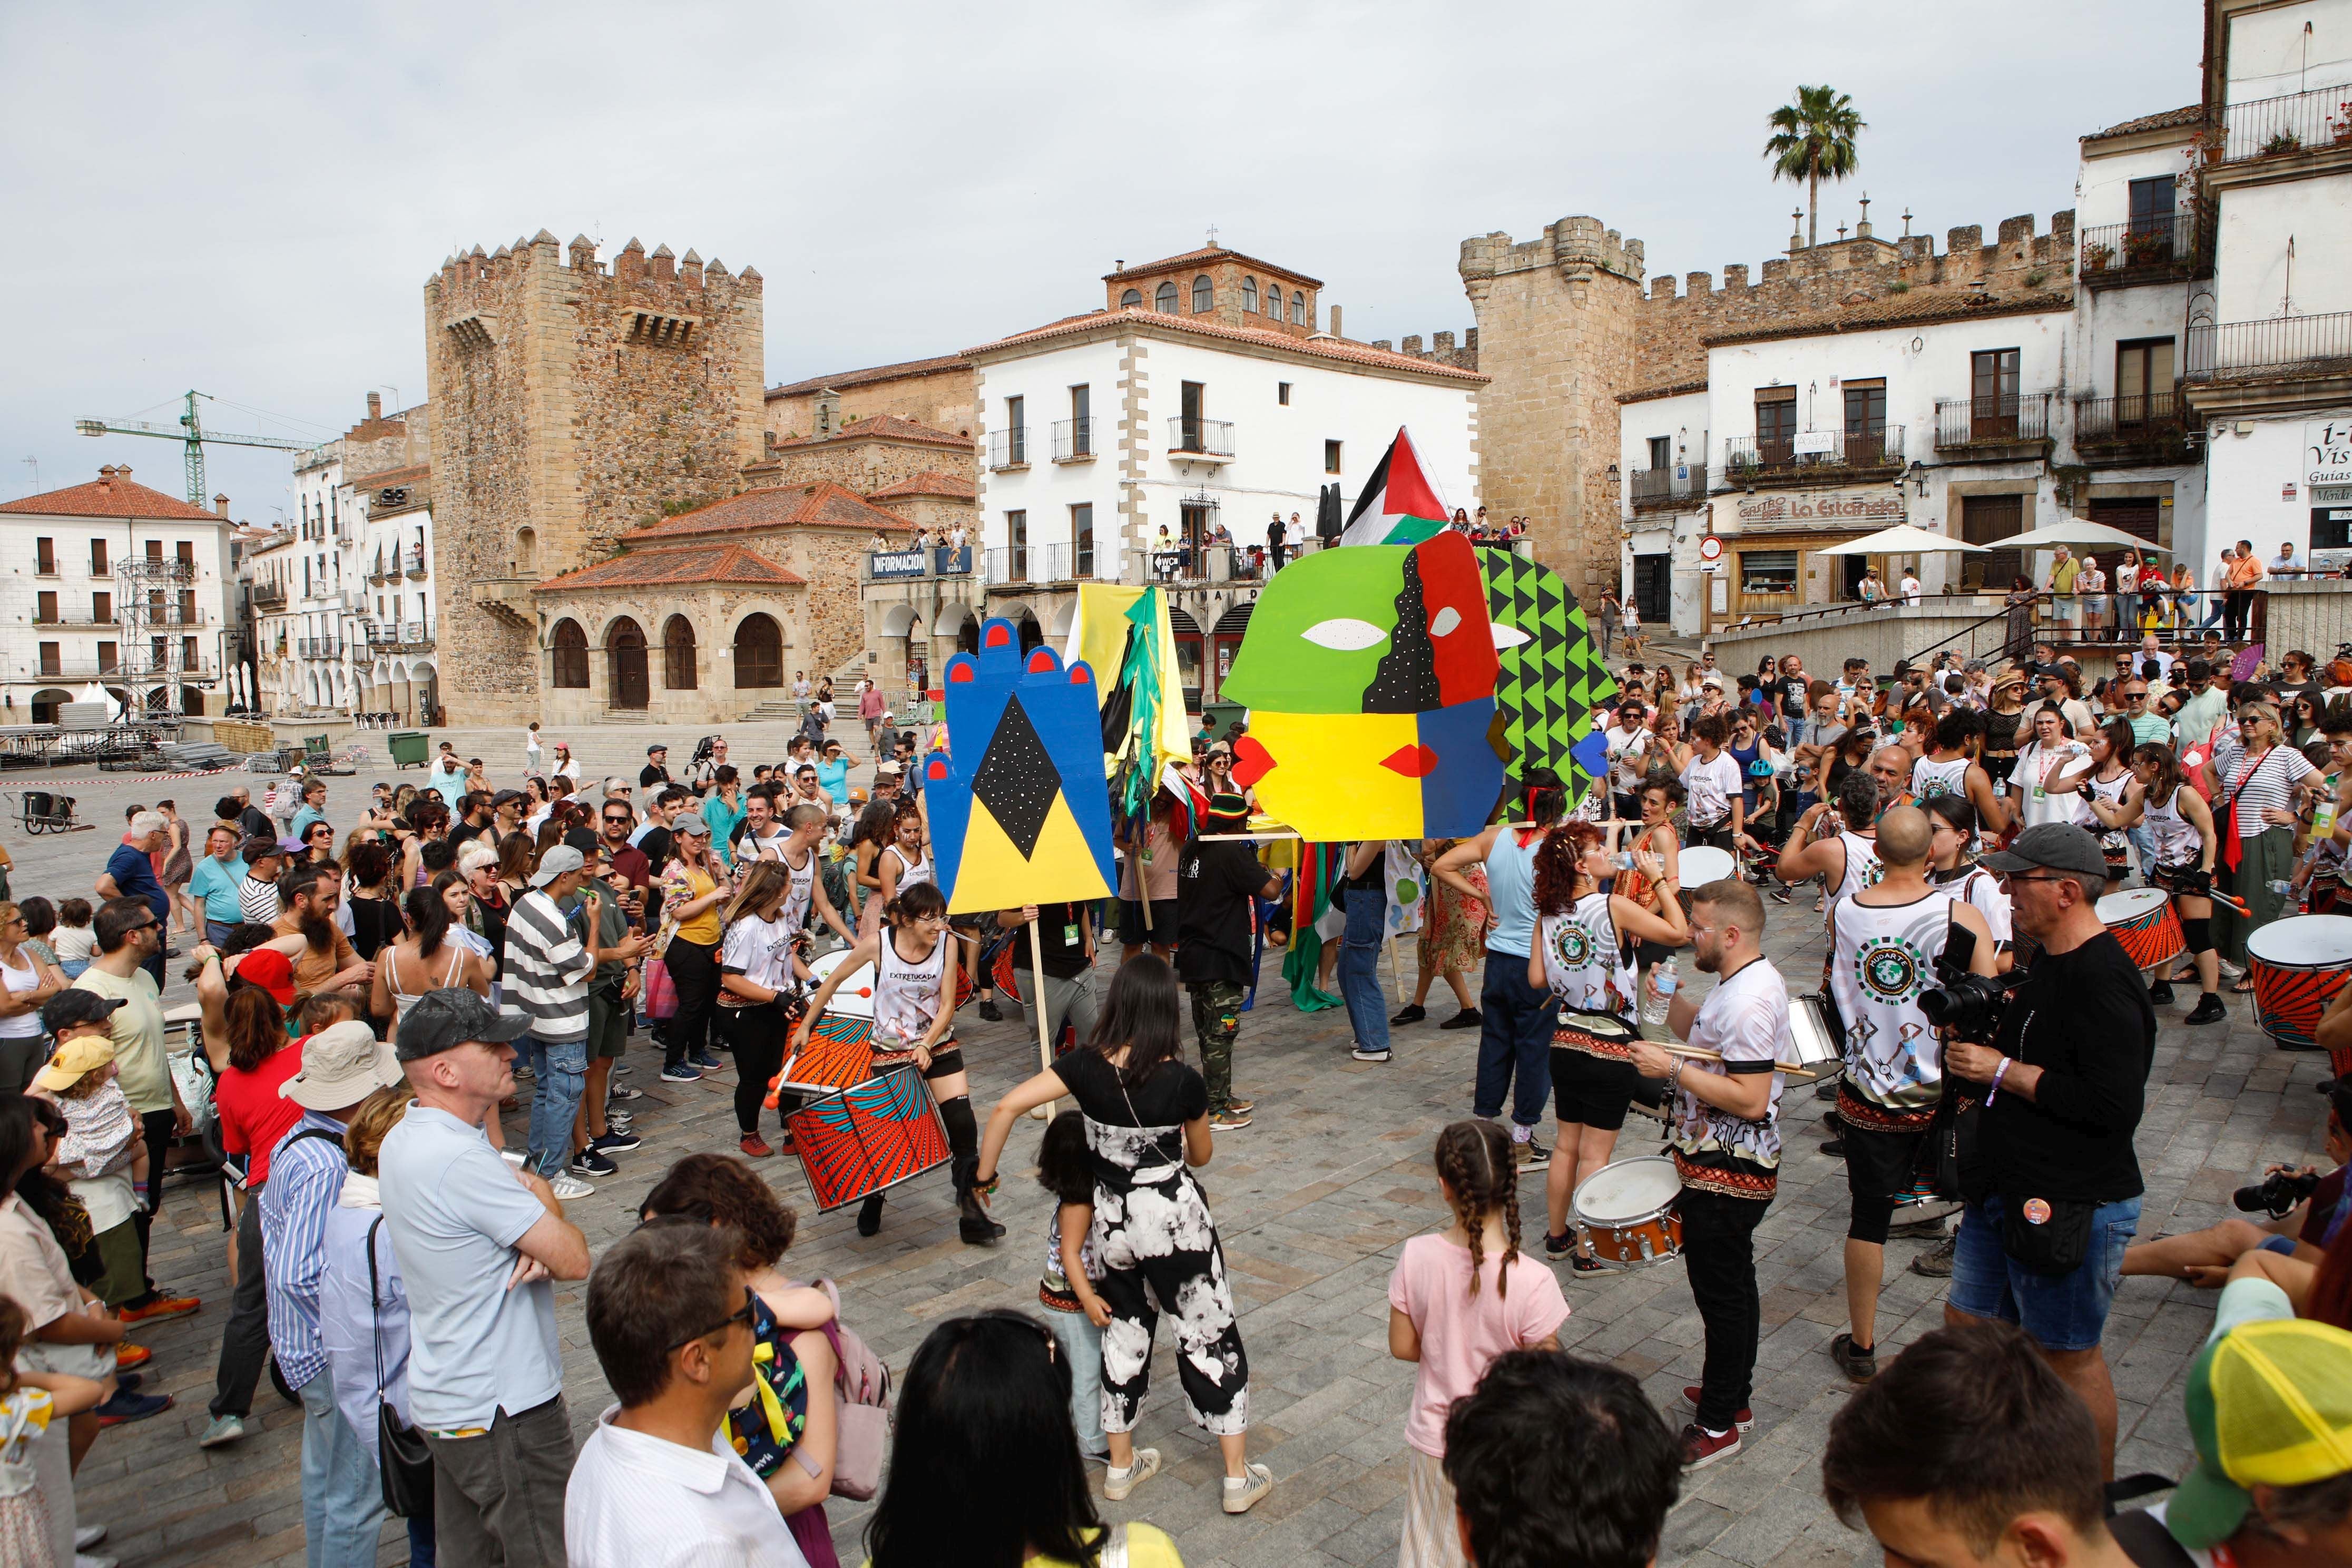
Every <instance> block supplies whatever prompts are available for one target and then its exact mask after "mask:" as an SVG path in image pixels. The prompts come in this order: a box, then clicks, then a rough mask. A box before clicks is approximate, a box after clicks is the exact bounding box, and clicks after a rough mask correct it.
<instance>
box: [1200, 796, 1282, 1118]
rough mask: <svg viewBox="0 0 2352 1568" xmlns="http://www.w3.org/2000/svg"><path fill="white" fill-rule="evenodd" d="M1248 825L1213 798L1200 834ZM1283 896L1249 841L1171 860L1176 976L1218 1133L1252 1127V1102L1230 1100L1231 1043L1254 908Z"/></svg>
mask: <svg viewBox="0 0 2352 1568" xmlns="http://www.w3.org/2000/svg"><path fill="white" fill-rule="evenodd" d="M1248 823H1249V802H1248V800H1247V799H1246V798H1244V796H1241V795H1212V796H1211V797H1210V799H1209V809H1208V812H1207V815H1206V816H1205V817H1204V818H1203V821H1202V832H1203V833H1205V834H1212V835H1213V834H1222V833H1241V832H1243V831H1244V830H1245V829H1246V828H1247V826H1248ZM1281 891H1282V879H1281V878H1279V877H1277V876H1275V875H1274V874H1273V873H1271V872H1269V871H1268V870H1266V868H1265V866H1263V865H1262V864H1260V863H1259V861H1258V858H1257V847H1256V846H1255V844H1253V843H1252V842H1251V841H1250V840H1248V839H1246V838H1230V839H1214V838H1210V839H1202V838H1194V839H1192V840H1190V841H1189V842H1187V843H1186V844H1185V846H1184V847H1183V848H1182V850H1181V851H1180V852H1179V853H1178V855H1177V857H1176V932H1177V936H1176V973H1178V974H1180V975H1181V976H1182V977H1183V980H1184V988H1185V989H1186V990H1187V991H1189V992H1191V993H1192V1034H1193V1037H1194V1038H1195V1039H1197V1040H1198V1041H1199V1042H1200V1045H1201V1076H1202V1078H1203V1079H1206V1080H1207V1081H1208V1085H1209V1125H1210V1127H1211V1128H1213V1129H1214V1130H1215V1131H1220V1132H1230V1131H1239V1130H1240V1129H1242V1128H1244V1127H1247V1126H1248V1125H1249V1112H1250V1110H1251V1102H1250V1101H1248V1100H1235V1099H1234V1036H1235V1035H1237V1034H1239V1033H1240V1032H1241V1022H1242V997H1243V995H1244V993H1245V992H1246V991H1247V990H1248V988H1249V983H1250V978H1251V968H1250V959H1251V956H1252V938H1253V936H1254V934H1255V929H1256V928H1255V923H1254V917H1255V913H1256V907H1257V906H1256V900H1259V899H1271V898H1274V897H1276V895H1278V894H1279V893H1280V892H1281Z"/></svg>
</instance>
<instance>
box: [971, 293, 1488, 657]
mask: <svg viewBox="0 0 2352 1568" xmlns="http://www.w3.org/2000/svg"><path fill="white" fill-rule="evenodd" d="M1194 273H1197V274H1198V275H1197V277H1193V276H1192V274H1194ZM1160 274H1166V275H1167V276H1165V277H1160ZM1179 274H1182V275H1184V277H1183V278H1181V279H1180V278H1179V277H1178V276H1177V275H1179ZM1155 277H1157V278H1159V281H1158V282H1153V281H1152V279H1153V278H1155ZM1187 279H1189V283H1188V282H1187ZM1261 279H1264V281H1263V282H1261ZM1106 283H1107V285H1108V289H1109V293H1108V296H1107V300H1108V308H1106V309H1103V310H1095V311H1092V312H1090V313H1088V314H1086V315H1081V316H1072V317H1068V318H1066V319H1065V320H1063V321H1055V322H1053V323H1051V324H1049V325H1047V326H1044V327H1040V328H1038V329H1036V330H1035V331H1028V332H1022V333H1018V334H1015V335H1014V336H1012V337H1008V338H1003V339H1000V340H999V341H997V342H992V343H987V344H983V345H982V346H981V347H979V348H976V349H971V350H969V351H967V352H966V353H965V354H964V355H963V357H964V358H965V359H967V360H968V361H970V362H971V364H972V366H973V371H974V375H975V378H976V386H977V394H976V396H977V403H978V406H979V409H980V413H979V424H980V429H979V431H978V435H977V439H978V443H979V446H980V449H981V457H982V464H981V476H980V488H979V495H978V508H979V512H980V526H981V545H982V561H983V563H984V572H985V576H986V588H985V592H986V598H987V613H988V614H989V615H992V616H998V615H1001V616H1007V617H1008V618H1010V619H1013V621H1015V622H1016V623H1019V624H1021V625H1022V627H1023V637H1024V641H1032V642H1034V641H1036V640H1039V639H1058V638H1059V637H1061V636H1062V635H1063V634H1064V633H1065V632H1066V630H1067V629H1068V627H1069V626H1070V623H1071V620H1072V617H1073V616H1074V615H1075V613H1076V584H1077V583H1079V582H1081V581H1087V580H1097V581H1110V582H1121V581H1124V582H1130V583H1141V582H1147V581H1160V582H1164V583H1167V584H1169V585H1170V587H1171V601H1172V607H1171V620H1172V621H1173V622H1174V625H1175V628H1176V642H1177V656H1178V658H1179V660H1180V662H1181V666H1182V674H1183V681H1184V685H1185V686H1186V687H1187V688H1188V689H1192V690H1197V691H1199V692H1200V693H1201V694H1202V697H1203V698H1207V699H1211V700H1213V698H1214V696H1215V693H1216V689H1217V687H1218V684H1219V682H1220V680H1221V679H1222V677H1223V671H1224V669H1225V668H1226V667H1227V666H1228V665H1229V664H1230V661H1231V658H1232V655H1233V652H1234V649H1235V648H1237V647H1239V646H1240V642H1241V637H1242V633H1243V631H1244V629H1245V628H1246V626H1247V625H1248V616H1249V608H1250V606H1251V605H1253V604H1254V603H1255V599H1256V584H1257V582H1258V580H1259V574H1260V572H1261V571H1262V569H1263V557H1264V554H1265V545H1266V540H1267V525H1268V524H1269V522H1271V521H1273V520H1274V519H1275V518H1276V517H1279V518H1281V519H1282V520H1283V522H1284V525H1285V529H1286V534H1287V539H1286V549H1287V550H1288V551H1289V552H1293V553H1295V552H1297V549H1298V546H1299V543H1300V541H1301V538H1302V536H1306V538H1307V540H1308V541H1309V542H1311V540H1312V536H1313V535H1314V533H1315V529H1316V521H1317V515H1318V508H1320V507H1321V506H1322V505H1323V504H1324V500H1323V498H1324V492H1325V490H1326V489H1327V487H1335V486H1336V487H1337V493H1338V499H1339V509H1340V514H1341V515H1344V513H1345V510H1346V509H1347V508H1348V507H1349V506H1351V505H1352V504H1353V503H1354V501H1355V499H1356V496H1357V493H1358V492H1359V490H1360V489H1361V487H1362V485H1363V483H1364V481H1365V478H1366V476H1367V475H1368V474H1370V471H1371V469H1372V468H1373V466H1374V465H1375V464H1377V463H1378V462H1379V461H1380V458H1381V454H1382V453H1383V452H1385V451H1386V450H1387V449H1388V446H1389V443H1390V441H1391V439H1393V438H1394V437H1395V436H1396V433H1397V431H1398V429H1399V428H1400V427H1404V428H1409V429H1410V430H1411V431H1412V438H1413V442H1414V445H1415V446H1416V447H1418V449H1419V451H1420V454H1421V460H1422V464H1423V467H1424V468H1426V469H1427V470H1428V471H1429V473H1430V475H1431V476H1432V477H1433V479H1434V480H1435V481H1436V482H1437V484H1438V485H1439V486H1440V488H1441V489H1442V490H1443V491H1444V495H1445V496H1446V497H1447V499H1448V500H1450V501H1451V502H1452V503H1453V504H1454V505H1455V506H1458V507H1463V508H1467V509H1472V510H1475V508H1476V506H1477V504H1478V500H1477V431H1478V389H1479V388H1480V387H1481V386H1483V385H1484V384H1486V377H1485V376H1482V375H1480V374H1477V373H1476V372H1475V371H1467V370H1462V369H1459V368H1456V367H1454V366H1453V365H1450V364H1446V363H1440V362H1436V361H1433V360H1428V359H1417V358H1412V357H1409V356H1407V355H1403V354H1398V353H1390V352H1387V351H1385V350H1381V349H1376V348H1373V347H1371V346H1370V345H1369V344H1365V343H1359V342H1349V341H1347V340H1345V339H1343V338H1340V337H1338V336H1336V335H1333V334H1331V333H1328V332H1319V331H1314V326H1313V323H1314V321H1315V314H1314V311H1315V309H1316V306H1315V301H1314V298H1313V296H1312V294H1311V293H1310V292H1309V290H1310V289H1319V287H1320V285H1319V284H1317V283H1315V282H1314V280H1313V279H1305V278H1302V277H1300V276H1299V275H1297V274H1293V273H1289V272H1286V271H1281V270H1279V269H1276V268H1271V267H1268V266H1266V265H1265V263H1261V262H1255V261H1253V260H1252V259H1251V258H1247V257H1244V256H1242V255H1241V254H1240V253H1239V252H1234V251H1227V250H1223V249H1216V248H1213V249H1212V250H1209V251H1202V252H1194V253H1191V254H1190V255H1188V256H1186V257H1176V258H1169V259H1168V260H1167V261H1165V262H1159V263H1152V264H1150V265H1149V266H1146V267H1139V268H1122V269H1120V270H1119V271H1117V272H1114V273H1113V274H1111V276H1110V277H1109V278H1108V279H1106ZM1262 290H1263V291H1262ZM1188 300H1189V301H1190V302H1191V304H1192V311H1191V312H1190V313H1186V312H1184V311H1183V310H1181V306H1182V305H1183V304H1184V303H1185V302H1187V301H1188ZM1265 300H1281V301H1282V303H1281V305H1280V307H1279V309H1280V314H1279V315H1278V316H1277V315H1274V314H1270V313H1269V312H1268V311H1267V309H1266V306H1265V303H1262V302H1261V301H1265ZM1122 301H1125V302H1122ZM1146 301H1156V303H1146ZM1269 322H1271V323H1273V324H1267V323H1269ZM1294 520H1295V521H1294Z"/></svg>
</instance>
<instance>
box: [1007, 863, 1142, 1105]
mask: <svg viewBox="0 0 2352 1568" xmlns="http://www.w3.org/2000/svg"><path fill="white" fill-rule="evenodd" d="M1138 886H1141V884H1140V883H1139V884H1138ZM1044 919H1045V911H1044V910H1039V911H1038V913H1037V916H1036V918H1035V919H1034V920H1032V921H1030V922H1029V1011H1030V1013H1031V1015H1032V1016H1034V1017H1035V1018H1036V1020H1037V1070H1038V1071H1040V1072H1052V1071H1053V1070H1054V1042H1053V1041H1051V1040H1049V1039H1047V1038H1046V1037H1045V939H1044V938H1042V937H1040V936H1039V935H1038V934H1037V921H1042V920H1044ZM1029 1114H1030V1116H1031V1117H1032V1118H1034V1120H1036V1121H1052V1120H1053V1117H1054V1102H1053V1101H1052V1100H1047V1101H1046V1102H1045V1104H1043V1105H1040V1106H1035V1107H1033V1108H1032V1109H1031V1110H1030V1112H1029Z"/></svg>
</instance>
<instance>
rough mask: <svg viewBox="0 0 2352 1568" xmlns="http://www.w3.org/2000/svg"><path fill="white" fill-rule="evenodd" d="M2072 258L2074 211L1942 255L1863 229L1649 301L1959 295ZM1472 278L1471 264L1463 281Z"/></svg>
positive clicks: (2004, 225) (1666, 289) (1970, 236)
mask: <svg viewBox="0 0 2352 1568" xmlns="http://www.w3.org/2000/svg"><path fill="white" fill-rule="evenodd" d="M1490 238H1491V236H1490ZM1479 243H1480V241H1478V240H1475V239H1471V240H1465V241H1464V242H1463V248H1464V254H1465V257H1466V256H1467V255H1468V253H1469V247H1471V246H1473V245H1476V244H1479ZM1628 243H1629V244H1630V245H1631V246H1633V247H1639V246H1640V244H1641V242H1640V241H1639V240H1633V241H1629V242H1628ZM1517 248H1525V247H1517ZM2073 265H2074V212H2073V210H2072V209H2068V210H2066V211H2063V212H2058V213H2053V214H2052V215H2051V218H2050V228H2049V230H2048V232H2047V233H2044V232H2042V230H2041V229H2040V227H2039V226H2038V224H2037V222H2036V220H2035V218H2034V216H2033V215H2032V213H2023V214H2021V215H2019V216H2016V217H2011V218H2003V219H2002V220H2001V221H2000V226H1999V227H1998V229H1997V230H1996V237H1995V238H1994V240H1993V242H1992V243H1991V244H1990V245H1988V244H1986V243H1985V238H1984V227H1983V226H1982V225H1980V224H1965V225H1962V226H1958V227H1955V228H1952V229H1948V230H1947V231H1946V233H1945V237H1944V249H1943V251H1942V252H1941V253H1940V254H1939V253H1938V252H1937V249H1936V241H1935V238H1934V237H1933V236H1930V235H1924V234H1911V235H1905V236H1903V237H1900V238H1897V239H1885V238H1881V237H1877V236H1875V235H1873V234H1872V233H1871V232H1870V226H1869V224H1867V223H1864V224H1863V225H1862V226H1861V229H1860V232H1858V233H1857V234H1855V235H1854V236H1853V237H1852V238H1850V239H1835V240H1829V241H1825V242H1824V243H1822V244H1820V245H1811V246H1800V247H1797V248H1795V249H1793V250H1791V251H1790V253H1789V254H1788V255H1787V256H1782V257H1774V258H1771V259H1769V260H1768V261H1766V262H1765V263H1764V264H1763V267H1762V268H1761V275H1760V277H1759V278H1758V279H1757V280H1756V281H1755V282H1753V283H1751V282H1750V281H1749V279H1748V267H1747V265H1746V264H1745V263H1741V262H1735V263H1733V264H1731V265H1729V266H1727V267H1726V268H1724V269H1723V287H1722V288H1721V289H1717V288H1716V286H1715V278H1714V275H1713V274H1712V273H1707V272H1693V273H1690V274H1688V275H1687V276H1686V277H1685V278H1684V279H1682V280H1681V289H1680V291H1677V289H1676V279H1675V275H1674V274H1673V273H1671V272H1662V273H1660V274H1658V276H1656V277H1654V278H1653V279H1650V280H1649V292H1648V294H1647V295H1646V296H1645V298H1646V299H1648V300H1651V301H1658V300H1686V301H1687V300H1710V299H1714V298H1717V297H1718V296H1732V297H1738V296H1744V295H1747V294H1748V293H1750V292H1751V291H1753V292H1758V293H1767V294H1769V293H1770V292H1771V291H1772V290H1774V289H1776V288H1779V289H1790V288H1791V286H1794V285H1799V284H1806V283H1809V282H1811V280H1813V279H1825V278H1832V277H1836V276H1838V275H1841V274H1851V275H1852V276H1851V277H1849V278H1846V279H1844V281H1845V283H1846V284H1847V287H1846V289H1844V290H1843V292H1844V293H1851V292H1852V291H1853V289H1869V290H1872V291H1873V297H1875V294H1876V292H1877V291H1882V290H1884V289H1885V288H1886V287H1887V286H1888V285H1891V284H1894V283H1898V282H1899V283H1902V284H1904V285H1906V287H1910V288H1958V287H1962V286H1965V285H1967V284H1970V283H1976V282H1987V283H1995V282H2001V281H2006V280H2007V279H2009V278H2010V277H2011V276H2012V275H2014V276H2016V277H2017V278H2019V279H2022V278H2023V277H2024V276H2025V275H2026V274H2028V273H2031V272H2037V271H2038V272H2044V273H2062V272H2063V273H2071V272H2072V270H2073ZM1471 275H1472V274H1471V273H1470V271H1469V269H1468V268H1467V267H1466V265H1465V270H1464V277H1465V279H1466V278H1469V277H1470V276H1471ZM1802 292H1803V293H1804V294H1805V295H1806V296H1807V298H1805V299H1804V300H1801V301H1795V302H1794V308H1797V309H1801V310H1805V311H1807V312H1810V311H1811V310H1816V309H1819V308H1820V306H1819V303H1818V301H1817V300H1815V299H1813V298H1812V296H1814V295H1816V294H1817V293H1818V292H1819V289H1818V288H1817V287H1815V288H1807V289H1803V290H1802ZM1767 308H1769V305H1768V306H1767Z"/></svg>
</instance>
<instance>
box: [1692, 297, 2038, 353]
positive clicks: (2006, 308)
mask: <svg viewBox="0 0 2352 1568" xmlns="http://www.w3.org/2000/svg"><path fill="white" fill-rule="evenodd" d="M2073 309H2074V294H2073V292H2072V291H2070V290H2065V289H2040V290H2034V291H2031V292H2021V293H2016V294H1985V295H1981V296H1979V295H1975V294H1970V293H1968V292H1966V291H1960V292H1955V291H1953V290H1950V289H1935V290H1933V291H1928V290H1916V291H1914V292H1910V293H1904V294H1889V295H1887V296H1885V297H1884V298H1882V299H1877V300H1870V301H1868V302H1866V303H1864V304H1860V305H1845V306H1841V307H1839V308H1838V309H1837V310H1823V311H1820V312H1818V313H1816V314H1814V315H1811V316H1798V317H1794V318H1791V319H1790V320H1788V321H1775V322H1774V323H1772V324H1771V325H1770V326H1768V327H1759V328H1756V329H1754V330H1753V331H1744V332H1719V333H1717V334H1716V335H1715V336H1713V337H1705V338H1701V339H1699V342H1700V344H1701V345H1702V346H1704V347H1706V348H1715V347H1717V346H1719V345H1721V344H1725V343H1760V342H1766V341H1768V340H1769V339H1773V338H1810V337H1816V336H1819V335H1820V334H1822V333H1824V332H1850V331H1863V330H1864V329H1867V328H1871V327H1909V326H1925V325H1927V323H1929V322H1932V321H1968V320H1969V319H1970V318H1972V317H1977V316H2023V315H2032V314H2033V313H2035V312H2037V311H2042V310H2073Z"/></svg>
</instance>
